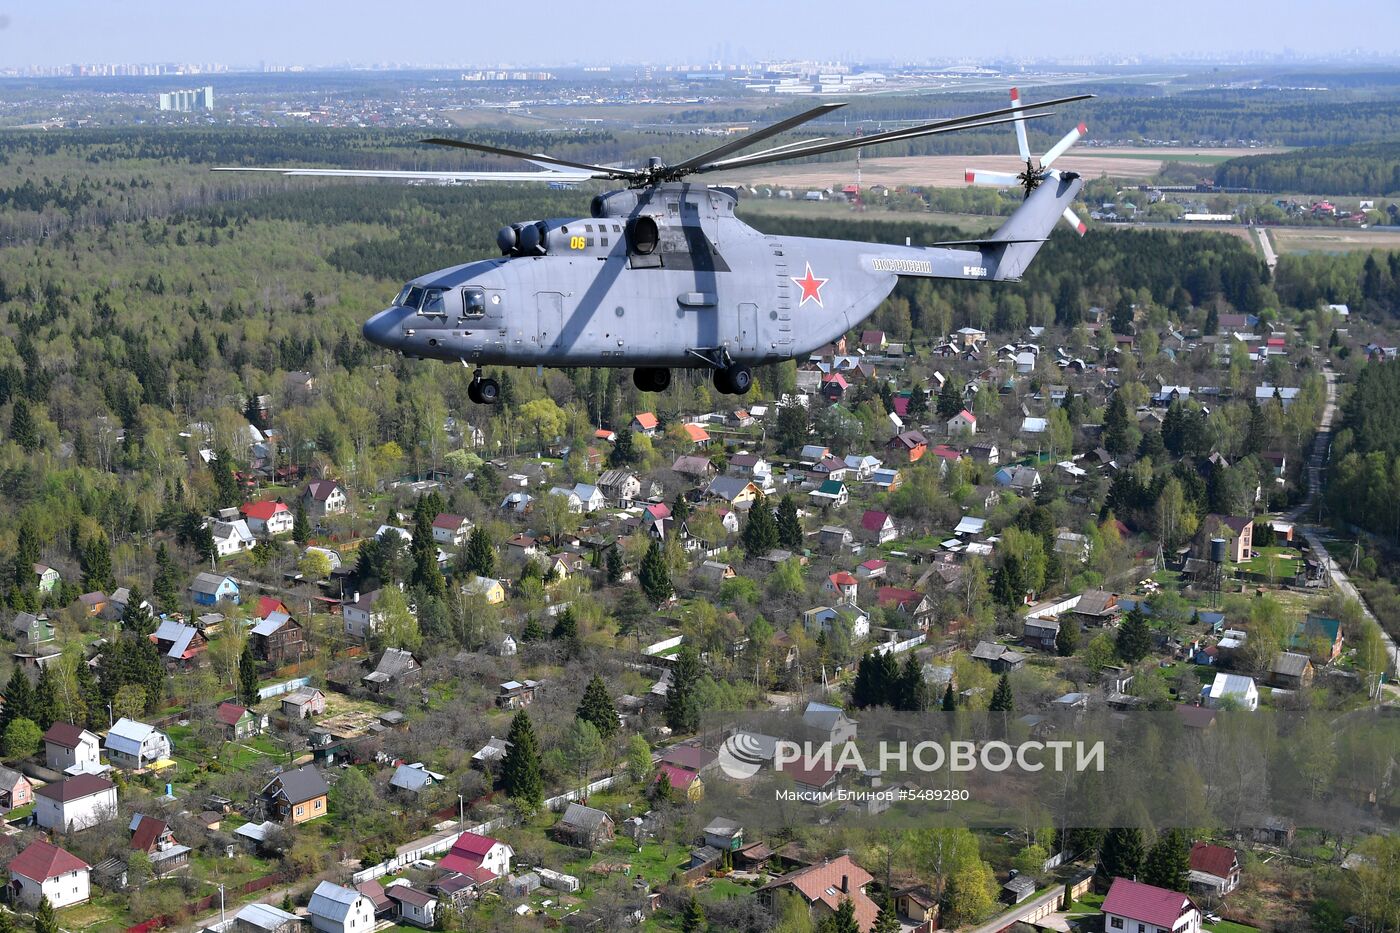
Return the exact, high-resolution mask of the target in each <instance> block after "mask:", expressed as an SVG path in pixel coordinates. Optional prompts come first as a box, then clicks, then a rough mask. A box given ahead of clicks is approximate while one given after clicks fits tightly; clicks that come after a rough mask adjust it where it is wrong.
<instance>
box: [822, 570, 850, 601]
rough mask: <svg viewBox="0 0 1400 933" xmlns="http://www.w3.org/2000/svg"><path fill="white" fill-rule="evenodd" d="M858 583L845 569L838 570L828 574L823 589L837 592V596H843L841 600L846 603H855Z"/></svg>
mask: <svg viewBox="0 0 1400 933" xmlns="http://www.w3.org/2000/svg"><path fill="white" fill-rule="evenodd" d="M858 585H859V584H858V583H857V581H856V578H855V577H853V576H851V575H850V574H849V573H847V572H846V571H844V570H838V571H836V572H835V573H833V574H829V575H828V576H827V578H826V580H825V581H824V582H823V583H822V589H824V590H826V591H827V592H828V593H835V594H836V595H837V596H839V597H841V601H842V602H844V603H849V604H850V605H855V602H856V589H857V587H858Z"/></svg>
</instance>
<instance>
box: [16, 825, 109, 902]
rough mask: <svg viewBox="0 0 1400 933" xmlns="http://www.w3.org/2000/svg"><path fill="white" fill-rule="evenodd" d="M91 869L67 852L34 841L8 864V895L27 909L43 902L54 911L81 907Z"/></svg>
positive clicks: (43, 841) (86, 897) (85, 896)
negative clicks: (74, 905) (45, 900)
mask: <svg viewBox="0 0 1400 933" xmlns="http://www.w3.org/2000/svg"><path fill="white" fill-rule="evenodd" d="M91 867H92V866H90V865H88V863H87V862H84V861H83V860H82V859H80V858H78V857H77V856H76V855H74V854H73V853H71V852H69V851H68V850H66V849H61V848H59V847H58V846H56V845H54V844H53V843H51V842H48V841H46V840H43V839H36V840H34V841H33V842H31V843H30V844H29V845H27V846H25V847H24V850H23V851H21V852H20V853H19V855H16V856H15V857H14V858H13V859H11V860H10V894H11V896H12V897H13V898H14V899H15V900H16V901H17V902H19V903H20V904H23V905H24V906H26V907H29V908H34V907H38V906H39V903H40V902H41V901H43V900H44V899H46V898H47V899H48V902H49V904H50V905H51V906H52V907H53V908H54V909H55V910H61V909H63V908H64V907H70V906H72V905H73V904H81V903H84V902H85V901H86V900H87V899H88V896H89V891H90V887H89V872H90V870H91Z"/></svg>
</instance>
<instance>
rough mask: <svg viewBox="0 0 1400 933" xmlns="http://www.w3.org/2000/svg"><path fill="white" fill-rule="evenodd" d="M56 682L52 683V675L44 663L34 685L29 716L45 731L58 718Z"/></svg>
mask: <svg viewBox="0 0 1400 933" xmlns="http://www.w3.org/2000/svg"><path fill="white" fill-rule="evenodd" d="M58 711H59V704H58V684H56V683H54V675H53V673H52V672H51V671H50V670H49V666H48V665H45V666H44V667H43V668H41V669H40V670H39V682H38V684H36V685H35V687H34V710H33V715H31V716H30V717H29V718H30V719H32V720H33V721H34V724H35V725H36V726H38V727H39V730H40V731H41V732H42V731H45V730H47V729H48V728H49V726H51V725H53V723H54V720H55V719H57V718H58Z"/></svg>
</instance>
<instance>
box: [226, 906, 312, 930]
mask: <svg viewBox="0 0 1400 933" xmlns="http://www.w3.org/2000/svg"><path fill="white" fill-rule="evenodd" d="M300 929H301V918H300V917H298V916H297V915H296V914H293V913H288V912H287V911H285V910H283V909H282V908H280V907H273V906H272V905H271V904H263V903H260V902H254V903H252V904H249V905H248V906H246V907H243V908H240V909H239V911H238V913H236V914H234V915H233V922H232V924H231V926H230V930H231V933H298V931H299V930H300Z"/></svg>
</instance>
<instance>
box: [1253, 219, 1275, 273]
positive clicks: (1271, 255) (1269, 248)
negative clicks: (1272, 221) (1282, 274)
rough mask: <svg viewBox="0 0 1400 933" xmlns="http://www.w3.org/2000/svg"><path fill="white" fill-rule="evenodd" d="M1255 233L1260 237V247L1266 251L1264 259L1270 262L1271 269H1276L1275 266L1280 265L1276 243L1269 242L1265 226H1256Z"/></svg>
mask: <svg viewBox="0 0 1400 933" xmlns="http://www.w3.org/2000/svg"><path fill="white" fill-rule="evenodd" d="M1254 235H1255V236H1257V237H1258V238H1259V248H1260V249H1262V250H1263V251H1264V261H1265V262H1266V263H1268V264H1269V271H1270V272H1272V271H1274V266H1276V265H1278V254H1277V253H1275V252H1274V244H1273V243H1271V242H1269V234H1268V233H1267V232H1266V231H1265V230H1264V228H1263V227H1255V228H1254Z"/></svg>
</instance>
